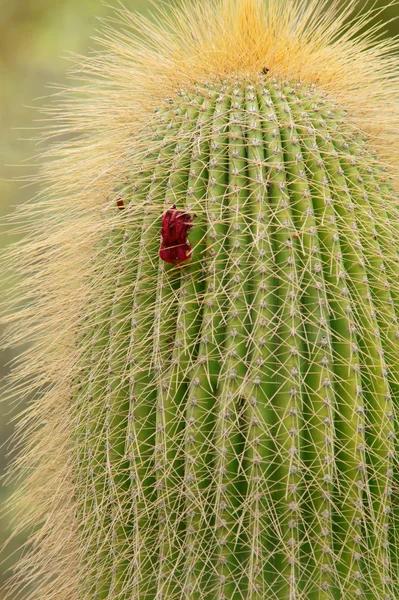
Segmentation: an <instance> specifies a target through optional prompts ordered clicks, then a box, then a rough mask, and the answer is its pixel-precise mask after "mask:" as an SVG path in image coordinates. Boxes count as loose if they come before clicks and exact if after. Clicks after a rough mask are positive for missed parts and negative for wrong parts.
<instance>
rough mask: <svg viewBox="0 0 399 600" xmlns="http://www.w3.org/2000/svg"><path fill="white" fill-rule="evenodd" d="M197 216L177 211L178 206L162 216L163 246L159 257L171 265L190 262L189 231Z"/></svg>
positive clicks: (174, 206)
mask: <svg viewBox="0 0 399 600" xmlns="http://www.w3.org/2000/svg"><path fill="white" fill-rule="evenodd" d="M194 217H195V215H192V216H191V215H189V214H188V213H186V212H185V211H184V210H177V209H176V204H174V205H173V206H172V208H169V209H168V210H167V211H166V212H165V213H164V214H163V215H162V228H161V235H162V244H161V248H160V250H159V256H160V257H161V259H162V260H164V261H165V262H167V263H169V264H171V265H180V264H181V263H184V262H186V261H187V260H190V258H191V253H192V249H191V246H190V244H189V243H188V240H187V234H188V230H189V229H190V228H191V227H192V226H193V224H192V221H193V220H194Z"/></svg>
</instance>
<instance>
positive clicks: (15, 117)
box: [0, 0, 399, 600]
mask: <svg viewBox="0 0 399 600" xmlns="http://www.w3.org/2000/svg"><path fill="white" fill-rule="evenodd" d="M186 1H189V0H186ZM109 2H110V4H111V5H112V3H114V5H116V4H117V0H109ZM169 3H171V2H168V1H165V0H163V2H162V4H163V5H165V4H169ZM153 4H154V5H155V6H156V5H157V0H154V2H153ZM124 5H125V6H126V7H127V8H129V9H131V10H135V11H139V12H141V13H146V14H148V13H149V10H151V6H150V1H149V0H125V2H124ZM343 5H345V0H343ZM373 5H375V6H376V7H377V8H378V7H385V8H384V10H383V12H382V13H381V14H380V15H379V16H378V17H377V18H376V19H375V21H380V20H384V21H385V22H386V26H385V27H384V29H385V31H386V35H391V36H392V35H396V34H399V23H398V22H397V21H395V22H391V23H388V21H389V20H390V19H393V18H397V17H399V5H398V4H396V5H392V2H390V1H389V0H380V1H379V2H373V1H372V0H370V2H364V1H363V0H360V2H359V11H362V12H367V11H368V10H370V8H371V7H372V6H373ZM111 13H112V8H111V6H109V5H107V4H105V3H103V2H102V1H101V0H56V1H55V0H0V216H3V215H5V214H7V213H10V212H11V211H12V210H13V209H14V207H15V206H16V205H18V204H20V203H21V202H24V201H26V200H28V199H29V198H31V197H32V196H33V195H34V194H35V188H34V187H33V186H24V185H23V184H21V183H19V182H17V181H16V180H15V178H17V177H23V176H26V175H29V174H31V173H32V172H34V170H35V166H34V165H30V162H31V161H30V159H31V157H32V156H34V155H36V154H37V152H38V148H37V146H35V143H34V142H32V141H29V139H30V138H33V137H34V135H35V131H34V129H35V128H37V127H38V125H40V123H39V122H38V120H39V119H40V114H39V113H38V108H39V107H40V106H43V105H44V104H46V99H45V97H46V96H48V95H50V94H51V93H52V89H51V84H52V83H55V84H64V83H66V81H67V78H66V71H67V69H68V68H69V66H70V63H69V62H68V60H66V58H65V57H67V56H68V53H70V52H77V53H80V54H85V53H87V52H88V51H89V49H90V48H92V47H95V43H94V42H93V41H91V40H90V36H93V35H95V32H96V29H98V28H100V27H101V23H100V22H99V20H98V19H97V17H105V16H107V15H109V14H111ZM13 239H15V237H12V236H10V235H8V234H7V228H6V227H5V226H4V225H3V227H2V229H1V230H0V248H2V247H4V246H5V245H6V244H8V243H10V241H12V240H13ZM7 285H8V283H7V281H6V280H5V279H4V278H3V279H1V274H0V293H4V292H5V291H6V287H7ZM14 354H15V351H12V350H9V351H4V352H0V391H1V387H3V389H4V386H5V385H6V382H5V380H4V378H5V376H6V374H7V372H8V370H9V368H10V361H11V360H12V358H13V356H14ZM14 414H15V407H13V406H7V405H6V403H4V402H3V403H0V474H1V473H2V472H4V470H5V468H6V464H7V462H8V461H9V460H10V457H11V456H12V448H11V447H10V444H8V443H7V442H6V440H7V439H8V438H9V437H10V435H11V434H12V430H13V424H12V417H13V416H14ZM10 491H11V490H10V488H9V487H7V488H2V487H1V486H0V504H1V503H2V501H3V500H4V499H5V498H6V495H7V494H9V493H10ZM7 525H8V523H7V519H6V518H5V519H2V520H0V546H1V544H2V543H3V542H4V541H5V539H6V538H7V536H8V534H9V532H8V531H7ZM20 541H22V540H20ZM17 545H18V544H17V543H14V544H12V545H10V546H9V547H8V548H7V550H6V551H4V552H3V553H2V555H1V554H0V556H2V562H0V589H1V587H2V584H3V583H4V581H5V580H6V578H7V577H8V570H9V568H10V567H11V565H12V563H13V562H14V561H15V559H16V558H17V556H18V552H17V551H16V548H17ZM1 599H2V595H1V592H0V600H1ZM38 600H39V599H38Z"/></svg>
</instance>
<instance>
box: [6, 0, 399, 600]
mask: <svg viewBox="0 0 399 600" xmlns="http://www.w3.org/2000/svg"><path fill="white" fill-rule="evenodd" d="M354 4H355V3H354V2H350V3H349V4H348V6H347V8H346V9H345V10H344V11H343V12H342V11H341V12H340V10H339V3H333V4H332V5H331V4H329V3H324V2H315V1H312V2H309V3H307V2H302V1H301V0H299V1H298V2H290V1H289V0H280V1H278V0H270V2H269V3H267V4H263V2H262V1H258V0H237V2H233V0H230V1H227V0H226V1H224V2H219V3H210V2H208V3H206V4H200V3H198V4H194V5H192V6H191V7H190V8H185V9H174V12H173V18H171V19H170V18H168V17H167V15H164V21H165V22H168V23H169V28H170V33H167V32H166V29H165V30H163V29H160V26H159V25H157V26H155V25H151V24H150V23H148V22H147V21H145V20H143V19H139V18H138V17H136V18H135V17H133V16H132V15H130V14H129V13H128V12H126V11H124V10H121V11H119V16H120V20H121V21H122V22H123V24H124V28H122V29H121V30H118V29H116V30H114V29H112V28H110V29H106V30H105V34H104V37H103V44H104V45H105V50H104V52H101V53H98V54H94V55H93V56H92V57H90V58H89V59H85V62H84V63H82V65H81V70H82V71H83V72H84V80H85V81H86V88H84V87H83V86H82V87H80V88H78V90H72V96H71V98H72V99H73V103H71V102H72V101H71V100H70V98H69V96H67V98H66V100H65V101H64V103H61V106H60V108H58V109H56V110H55V122H56V124H55V126H54V129H53V130H52V133H53V134H54V135H59V134H62V133H64V132H65V131H67V132H69V133H70V134H71V135H72V136H75V137H73V138H72V140H71V139H70V140H69V141H67V142H64V143H62V144H61V145H59V144H56V145H55V146H54V147H52V149H51V150H50V156H51V159H52V160H47V162H46V164H45V166H44V167H43V171H42V176H41V179H42V180H43V181H44V182H45V183H46V184H47V186H44V187H45V197H44V198H42V199H41V200H40V201H39V202H37V203H33V204H32V206H31V207H29V208H28V210H26V208H24V209H21V211H19V213H18V215H17V220H19V221H20V220H21V217H22V216H23V217H24V218H25V219H26V218H29V219H33V218H34V219H37V215H39V216H40V217H41V219H42V220H41V223H44V226H43V225H42V224H41V225H40V226H38V225H37V224H35V223H33V225H30V226H29V227H30V229H29V231H30V232H32V234H33V237H32V240H30V238H29V236H28V239H27V241H26V242H25V243H24V244H23V245H22V246H21V247H19V246H17V247H15V248H11V250H9V252H8V255H7V260H11V264H12V265H13V266H14V268H17V269H19V270H20V271H22V272H23V273H24V278H23V281H22V283H21V284H20V288H19V289H20V293H21V295H22V297H26V300H27V301H26V303H25V305H24V307H23V308H22V309H20V310H19V312H18V313H17V312H16V311H15V309H14V312H13V311H11V316H10V317H9V320H10V321H17V323H19V324H17V325H13V327H12V328H11V333H10V335H9V339H10V340H11V341H12V343H14V344H15V343H18V342H20V341H25V340H26V339H29V340H30V341H31V342H32V344H31V347H30V350H28V351H27V353H26V357H25V358H24V359H23V360H22V362H21V364H20V365H19V367H16V368H15V370H14V374H13V381H14V385H13V387H12V388H11V392H10V394H12V395H18V396H22V397H24V396H25V395H27V394H28V393H32V390H33V391H34V392H35V394H36V396H35V398H34V400H32V402H31V406H30V408H29V410H28V411H27V412H26V413H24V415H23V417H21V419H20V421H19V425H18V428H17V433H16V437H17V438H18V442H19V443H20V444H21V446H22V451H21V453H20V456H19V458H18V459H17V461H16V463H15V466H14V474H15V477H18V475H19V476H20V477H21V478H24V480H25V481H24V482H20V483H19V486H18V489H17V492H16V493H15V494H14V496H13V500H12V505H13V507H14V506H15V505H16V506H17V507H19V508H17V509H16V510H17V525H16V527H15V530H16V531H19V528H20V527H26V526H28V527H33V533H32V534H31V539H30V547H29V549H28V551H27V554H26V556H24V557H23V559H22V560H21V562H20V566H19V569H18V570H17V572H16V575H15V577H14V579H12V580H11V583H10V587H9V591H10V597H11V595H12V596H13V597H14V596H15V594H18V595H19V596H20V597H22V598H27V599H28V598H29V599H30V598H32V599H33V598H40V600H50V598H51V599H56V600H66V599H67V598H68V600H69V599H72V600H100V599H107V600H117V599H119V600H124V599H126V600H127V599H129V600H161V599H162V600H174V599H176V600H177V599H186V600H202V599H203V600H222V599H223V600H238V599H240V600H241V599H242V600H244V599H245V600H263V599H269V598H270V599H273V598H274V599H276V600H294V599H295V600H299V599H301V600H338V599H340V600H341V599H342V600H352V599H355V598H366V599H368V600H371V599H378V600H388V599H390V600H394V599H397V598H399V529H398V528H399V522H398V520H399V501H398V493H399V470H398V448H397V442H396V438H395V432H396V430H397V428H398V412H397V411H398V403H399V325H398V314H399V293H398V290H397V280H398V276H399V261H398V251H399V239H398V234H397V231H398V229H397V227H398V225H399V211H398V198H397V183H396V179H395V175H396V174H395V167H397V164H398V160H397V140H395V135H396V132H397V127H398V123H399V114H398V109H397V106H398V104H397V100H398V86H397V81H398V76H397V71H396V74H395V68H397V67H396V65H397V58H395V55H394V54H393V53H392V51H393V50H395V49H396V43H395V42H393V41H381V40H380V41H379V42H378V43H377V42H376V41H375V37H373V36H374V35H375V31H373V35H372V36H371V37H370V36H369V35H368V34H364V33H363V34H362V33H361V29H362V27H363V26H364V24H365V18H363V19H359V20H357V21H356V20H352V21H351V22H350V23H349V25H348V23H347V17H348V14H349V13H350V11H351V10H352V8H353V7H354ZM135 30H139V32H140V33H141V37H138V38H136V37H134V35H132V31H133V32H134V31H135ZM144 34H145V36H147V37H146V40H143V37H142V36H143V35H144ZM85 90H86V93H85ZM79 94H83V97H82V99H80V97H79ZM53 112H54V111H53ZM52 118H53V117H52ZM46 135H48V133H47V134H46ZM50 135H51V134H50ZM24 295H25V296H24ZM27 584H30V587H29V586H28V585H27Z"/></svg>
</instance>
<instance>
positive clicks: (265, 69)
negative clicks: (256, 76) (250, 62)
mask: <svg viewBox="0 0 399 600" xmlns="http://www.w3.org/2000/svg"><path fill="white" fill-rule="evenodd" d="M269 71H270V69H268V68H267V67H263V69H262V73H263V75H267V73H268V72H269Z"/></svg>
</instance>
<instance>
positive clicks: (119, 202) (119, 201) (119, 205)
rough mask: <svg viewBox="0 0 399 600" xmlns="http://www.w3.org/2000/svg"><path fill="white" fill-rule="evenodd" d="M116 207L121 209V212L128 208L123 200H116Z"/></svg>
mask: <svg viewBox="0 0 399 600" xmlns="http://www.w3.org/2000/svg"><path fill="white" fill-rule="evenodd" d="M116 205H117V207H118V208H119V210H123V209H124V208H126V207H125V205H124V204H123V200H122V198H117V199H116Z"/></svg>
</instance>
